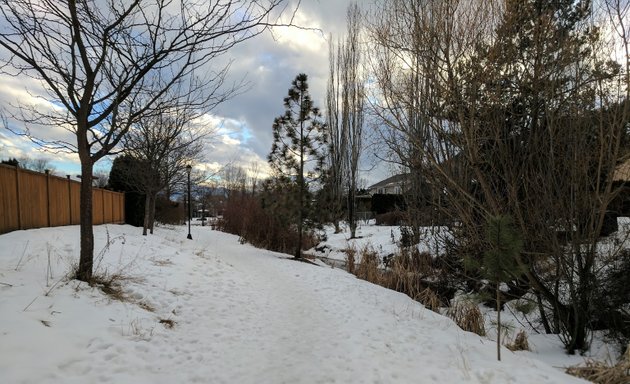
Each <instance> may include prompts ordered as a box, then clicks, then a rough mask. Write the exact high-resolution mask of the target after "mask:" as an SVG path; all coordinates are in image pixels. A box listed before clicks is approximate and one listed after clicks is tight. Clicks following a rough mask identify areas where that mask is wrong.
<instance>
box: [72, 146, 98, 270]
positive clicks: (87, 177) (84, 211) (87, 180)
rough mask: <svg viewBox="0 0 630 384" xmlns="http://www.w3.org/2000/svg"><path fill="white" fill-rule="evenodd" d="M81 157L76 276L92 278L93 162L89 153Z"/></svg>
mask: <svg viewBox="0 0 630 384" xmlns="http://www.w3.org/2000/svg"><path fill="white" fill-rule="evenodd" d="M79 157H80V158H81V195H80V196H81V199H80V217H81V220H80V231H79V232H80V236H81V240H80V244H81V252H80V257H79V269H78V270H77V275H76V278H77V279H78V280H81V281H87V282H89V281H90V280H92V268H93V264H94V229H93V228H92V168H93V166H94V164H93V163H92V159H90V157H89V154H87V155H84V156H81V154H80V156H79Z"/></svg>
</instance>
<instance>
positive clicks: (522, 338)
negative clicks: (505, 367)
mask: <svg viewBox="0 0 630 384" xmlns="http://www.w3.org/2000/svg"><path fill="white" fill-rule="evenodd" d="M505 346H506V347H507V349H509V350H510V351H512V352H514V351H529V350H530V349H529V341H528V340H527V334H526V333H525V331H523V330H522V329H521V330H520V331H519V332H518V333H517V334H516V337H515V338H514V341H512V342H511V343H508V344H506V345H505Z"/></svg>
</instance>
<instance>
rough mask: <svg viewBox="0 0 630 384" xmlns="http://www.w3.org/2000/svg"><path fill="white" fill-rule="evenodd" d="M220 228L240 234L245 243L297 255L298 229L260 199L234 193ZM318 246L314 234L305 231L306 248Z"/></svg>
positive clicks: (228, 202)
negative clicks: (263, 205) (264, 207)
mask: <svg viewBox="0 0 630 384" xmlns="http://www.w3.org/2000/svg"><path fill="white" fill-rule="evenodd" d="M217 227H218V229H219V230H221V231H223V232H227V233H232V234H234V235H238V236H239V237H240V238H241V241H242V242H248V243H250V244H252V245H253V246H255V247H260V248H265V249H269V250H271V251H276V252H283V253H291V254H292V253H293V252H294V251H295V244H296V243H297V241H298V234H297V231H296V229H295V227H292V226H289V225H287V224H285V223H284V222H283V221H282V220H280V219H278V217H277V216H275V215H274V214H273V212H270V211H268V210H265V209H263V208H262V205H261V203H260V200H259V199H258V198H257V197H256V196H251V195H245V194H234V196H230V197H229V198H228V199H227V201H226V203H225V210H224V212H223V218H222V219H221V220H220V221H219V223H218V225H217ZM315 245H317V237H316V236H315V233H314V232H309V231H305V232H304V234H303V236H302V249H309V248H312V247H314V246H315Z"/></svg>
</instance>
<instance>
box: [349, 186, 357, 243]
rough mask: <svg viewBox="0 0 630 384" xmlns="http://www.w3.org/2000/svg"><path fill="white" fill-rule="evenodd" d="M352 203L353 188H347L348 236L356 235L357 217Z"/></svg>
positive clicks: (354, 236) (352, 237)
mask: <svg viewBox="0 0 630 384" xmlns="http://www.w3.org/2000/svg"><path fill="white" fill-rule="evenodd" d="M356 216H357V215H356V212H355V204H354V188H352V186H351V187H350V188H349V189H348V224H349V225H350V238H351V239H354V238H356V237H357V218H356Z"/></svg>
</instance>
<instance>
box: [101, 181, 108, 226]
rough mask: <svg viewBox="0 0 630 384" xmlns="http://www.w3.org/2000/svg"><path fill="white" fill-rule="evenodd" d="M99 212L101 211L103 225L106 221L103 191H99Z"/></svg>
mask: <svg viewBox="0 0 630 384" xmlns="http://www.w3.org/2000/svg"><path fill="white" fill-rule="evenodd" d="M101 211H103V224H105V222H106V221H107V220H106V219H105V191H104V190H102V189H101Z"/></svg>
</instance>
